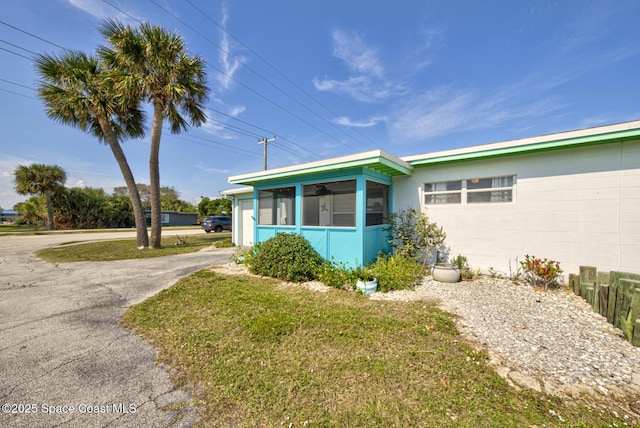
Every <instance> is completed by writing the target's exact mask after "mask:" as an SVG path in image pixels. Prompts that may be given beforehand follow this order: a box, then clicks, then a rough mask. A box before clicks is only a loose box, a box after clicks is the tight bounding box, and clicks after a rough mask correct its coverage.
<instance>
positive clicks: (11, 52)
mask: <svg viewBox="0 0 640 428" xmlns="http://www.w3.org/2000/svg"><path fill="white" fill-rule="evenodd" d="M0 51H5V52H9V53H10V54H14V55H16V56H20V57H22V58H25V59H28V60H29V61H31V60H32V58H29V57H28V56H25V55H22V54H19V53H18V52H14V51H11V50H9V49H5V48H0Z"/></svg>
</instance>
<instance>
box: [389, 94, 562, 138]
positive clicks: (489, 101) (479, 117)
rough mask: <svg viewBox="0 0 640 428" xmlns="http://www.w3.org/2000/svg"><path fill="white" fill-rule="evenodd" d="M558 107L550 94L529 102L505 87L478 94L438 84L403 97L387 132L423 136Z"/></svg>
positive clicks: (535, 114)
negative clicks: (486, 94)
mask: <svg viewBox="0 0 640 428" xmlns="http://www.w3.org/2000/svg"><path fill="white" fill-rule="evenodd" d="M562 107H563V105H562V103H561V102H559V101H558V100H557V99H556V98H554V97H546V98H545V97H540V98H539V99H538V100H537V101H535V102H531V100H530V99H529V98H523V97H522V96H519V95H513V94H512V93H510V92H509V91H507V90H505V89H502V90H498V91H495V93H494V95H492V96H489V97H482V96H479V95H477V94H476V93H474V92H473V91H461V90H456V89H453V88H450V87H441V88H437V89H434V90H430V91H427V92H424V93H422V94H420V95H417V96H415V97H411V98H409V99H406V100H404V101H403V102H402V104H401V105H400V106H399V107H398V108H397V109H396V111H395V112H394V114H393V119H392V120H391V132H392V134H393V135H394V136H395V137H396V138H397V139H398V140H400V141H415V140H424V139H428V138H433V137H437V136H441V135H446V134H449V133H452V132H461V131H473V130H480V129H488V128H492V127H496V126H498V125H502V124H505V123H509V122H511V121H514V120H518V121H523V120H526V119H540V118H543V117H549V116H550V115H551V114H554V113H556V112H557V111H558V110H559V109H560V108H562Z"/></svg>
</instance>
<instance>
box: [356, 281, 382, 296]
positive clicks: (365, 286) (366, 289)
mask: <svg viewBox="0 0 640 428" xmlns="http://www.w3.org/2000/svg"><path fill="white" fill-rule="evenodd" d="M356 288H357V289H358V290H360V291H362V292H363V293H364V294H373V293H375V292H376V290H377V289H378V280H377V279H374V280H373V281H363V280H361V279H359V280H358V282H356Z"/></svg>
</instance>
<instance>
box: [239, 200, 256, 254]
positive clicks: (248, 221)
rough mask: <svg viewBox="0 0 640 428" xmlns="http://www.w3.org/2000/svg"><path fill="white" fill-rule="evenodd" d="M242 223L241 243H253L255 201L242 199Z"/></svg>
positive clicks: (243, 244)
mask: <svg viewBox="0 0 640 428" xmlns="http://www.w3.org/2000/svg"><path fill="white" fill-rule="evenodd" d="M240 212H241V219H242V224H241V227H240V245H242V246H245V245H253V229H254V223H255V220H254V218H253V201H240Z"/></svg>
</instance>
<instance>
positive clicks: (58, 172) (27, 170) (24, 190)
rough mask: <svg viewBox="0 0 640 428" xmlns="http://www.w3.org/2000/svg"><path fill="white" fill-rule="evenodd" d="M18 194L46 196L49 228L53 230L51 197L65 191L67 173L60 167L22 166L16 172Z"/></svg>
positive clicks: (37, 164)
mask: <svg viewBox="0 0 640 428" xmlns="http://www.w3.org/2000/svg"><path fill="white" fill-rule="evenodd" d="M14 176H15V183H16V187H15V189H16V192H17V193H18V194H20V195H44V198H45V201H46V204H47V227H48V229H49V230H53V204H52V202H51V195H52V194H54V193H57V192H60V191H61V190H62V189H64V183H65V182H66V181H67V173H66V172H64V170H63V169H62V168H61V167H59V166H58V165H45V164H42V163H34V164H32V165H20V166H18V168H16V170H15V172H14Z"/></svg>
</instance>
